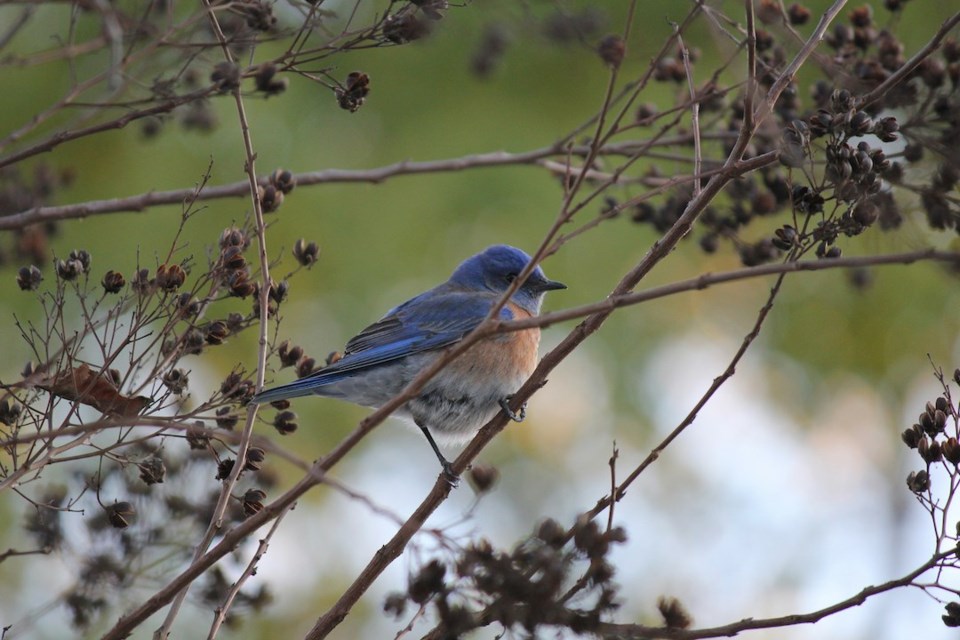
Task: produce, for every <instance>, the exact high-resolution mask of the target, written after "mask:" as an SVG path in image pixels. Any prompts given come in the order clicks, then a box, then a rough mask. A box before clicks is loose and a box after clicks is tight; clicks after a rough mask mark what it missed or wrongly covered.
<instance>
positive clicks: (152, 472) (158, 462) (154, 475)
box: [138, 456, 167, 485]
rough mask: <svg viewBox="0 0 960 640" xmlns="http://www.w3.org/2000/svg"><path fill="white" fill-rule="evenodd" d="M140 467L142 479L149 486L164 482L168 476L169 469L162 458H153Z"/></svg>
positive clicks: (142, 463)
mask: <svg viewBox="0 0 960 640" xmlns="http://www.w3.org/2000/svg"><path fill="white" fill-rule="evenodd" d="M138 466H139V467H140V479H141V480H143V481H144V482H145V483H146V484H148V485H151V484H159V483H161V482H163V479H164V476H166V475H167V467H166V465H164V464H163V459H162V458H161V457H160V456H151V457H150V458H147V459H146V460H145V461H144V462H141V463H140V464H139V465H138Z"/></svg>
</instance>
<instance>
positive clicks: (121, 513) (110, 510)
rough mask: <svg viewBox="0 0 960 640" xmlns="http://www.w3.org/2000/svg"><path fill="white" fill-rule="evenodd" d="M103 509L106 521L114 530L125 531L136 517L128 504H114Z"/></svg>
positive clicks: (135, 512)
mask: <svg viewBox="0 0 960 640" xmlns="http://www.w3.org/2000/svg"><path fill="white" fill-rule="evenodd" d="M105 509H106V512H107V521H108V522H109V523H110V526H112V527H114V528H116V529H126V528H127V527H129V526H130V523H131V522H132V521H133V519H134V517H135V516H136V515H137V511H136V509H134V508H133V505H132V504H130V503H129V502H115V503H113V504H111V505H108V506H107V507H105Z"/></svg>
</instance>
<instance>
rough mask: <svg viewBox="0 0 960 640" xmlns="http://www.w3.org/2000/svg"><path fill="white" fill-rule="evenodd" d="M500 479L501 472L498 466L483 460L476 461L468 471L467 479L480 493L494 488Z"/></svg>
mask: <svg viewBox="0 0 960 640" xmlns="http://www.w3.org/2000/svg"><path fill="white" fill-rule="evenodd" d="M499 479H500V472H499V471H498V470H497V468H496V467H494V466H493V465H489V464H483V463H482V462H479V463H474V464H473V465H472V466H471V467H470V471H469V472H467V481H468V482H469V483H470V486H471V487H473V490H474V491H476V492H477V494H478V495H483V494H485V493H487V492H488V491H490V490H491V489H493V487H494V485H496V484H497V481H498V480H499Z"/></svg>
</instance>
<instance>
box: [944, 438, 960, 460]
mask: <svg viewBox="0 0 960 640" xmlns="http://www.w3.org/2000/svg"><path fill="white" fill-rule="evenodd" d="M940 448H941V450H943V457H944V458H946V459H947V461H948V462H952V463H953V464H960V443H957V439H956V438H954V437H952V436H951V437H949V438H947V439H946V440H945V441H944V443H943V445H942V446H941V447H940Z"/></svg>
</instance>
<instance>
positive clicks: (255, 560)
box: [207, 505, 295, 640]
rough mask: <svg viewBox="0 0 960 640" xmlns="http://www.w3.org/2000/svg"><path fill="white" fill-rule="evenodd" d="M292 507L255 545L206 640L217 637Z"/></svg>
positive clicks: (215, 618) (215, 617)
mask: <svg viewBox="0 0 960 640" xmlns="http://www.w3.org/2000/svg"><path fill="white" fill-rule="evenodd" d="M294 507H295V505H290V507H288V508H287V510H286V511H284V512H282V513H281V514H280V515H279V516H277V519H276V520H274V521H273V525H272V526H271V527H270V530H269V531H268V532H267V535H265V536H263V537H262V538H261V539H260V544H259V545H257V550H256V552H255V553H254V554H253V557H252V558H250V562H248V563H247V566H246V568H245V569H244V570H243V573H242V574H241V575H240V577H239V578H237V581H236V582H234V583H233V585H231V587H230V590H229V591H228V592H227V595H226V597H225V598H224V599H223V603H222V604H221V605H220V606H219V607H218V608H217V612H216V615H214V618H213V624H212V625H210V632H209V633H208V634H207V640H213V639H214V638H216V637H217V634H218V633H219V632H220V628H221V627H222V626H223V623H224V621H225V620H226V619H227V613H229V611H230V607H232V606H233V601H234V600H235V599H236V597H237V594H239V593H240V590H241V589H242V588H243V585H244V584H246V582H247V580H249V579H250V577H251V576H253V575H255V574H256V573H257V565H258V564H260V560H261V558H263V556H264V555H265V554H266V553H267V549H268V548H269V547H270V539H271V538H273V534H274V533H276V532H277V529H278V528H279V527H280V523H281V522H283V519H284V517H286V515H287V514H288V513H290V512H291V511H292V510H293V509H294Z"/></svg>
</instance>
